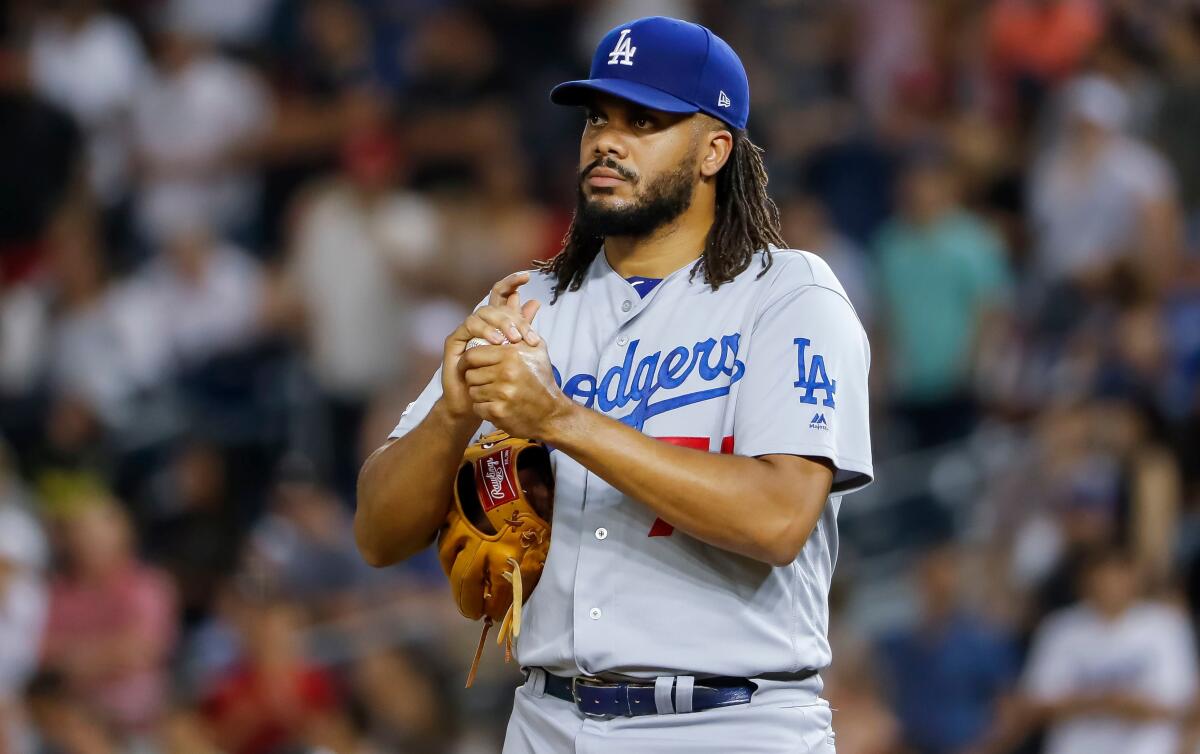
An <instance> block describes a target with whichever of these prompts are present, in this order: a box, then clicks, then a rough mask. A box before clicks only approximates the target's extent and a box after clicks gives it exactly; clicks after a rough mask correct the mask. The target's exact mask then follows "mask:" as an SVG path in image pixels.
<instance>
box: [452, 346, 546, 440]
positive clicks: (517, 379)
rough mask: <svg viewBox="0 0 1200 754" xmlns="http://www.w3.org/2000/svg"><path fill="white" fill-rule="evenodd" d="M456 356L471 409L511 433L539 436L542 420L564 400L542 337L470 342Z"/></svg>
mask: <svg viewBox="0 0 1200 754" xmlns="http://www.w3.org/2000/svg"><path fill="white" fill-rule="evenodd" d="M462 362H463V382H464V384H466V385H467V391H468V395H469V397H470V399H471V401H472V410H474V411H475V414H476V415H477V416H479V418H481V419H484V420H486V421H490V422H491V423H493V424H495V425H496V426H497V427H499V428H500V429H503V430H504V431H505V432H508V433H509V434H510V435H513V436H514V437H529V438H542V437H545V430H546V424H547V422H548V421H550V420H551V419H552V418H553V417H554V416H556V415H557V414H558V413H560V412H561V411H562V410H563V408H564V405H565V403H569V401H570V399H568V398H567V397H566V396H565V395H563V393H562V391H561V390H560V389H559V388H558V385H557V383H555V381H554V371H553V369H552V367H551V366H550V354H549V352H548V351H547V349H546V344H545V342H544V341H542V342H539V344H538V345H536V346H531V345H529V344H527V343H518V344H514V345H506V346H483V347H480V348H472V349H471V350H470V351H468V352H467V353H465V354H463V358H462Z"/></svg>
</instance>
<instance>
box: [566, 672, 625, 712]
mask: <svg viewBox="0 0 1200 754" xmlns="http://www.w3.org/2000/svg"><path fill="white" fill-rule="evenodd" d="M612 685H615V684H611V683H598V682H596V681H593V680H592V679H590V678H584V677H582V676H578V675H576V676H572V677H571V698H572V699H573V700H574V701H575V706H576V707H577V708H578V709H579V711H580V712H582V713H583V716H584V717H590V718H592V719H593V720H612V719H613V717H614V716H613V715H610V714H608V713H604V712H588V711H587V710H586V709H584V705H583V701H582V700H581V699H580V698H579V687H580V686H612Z"/></svg>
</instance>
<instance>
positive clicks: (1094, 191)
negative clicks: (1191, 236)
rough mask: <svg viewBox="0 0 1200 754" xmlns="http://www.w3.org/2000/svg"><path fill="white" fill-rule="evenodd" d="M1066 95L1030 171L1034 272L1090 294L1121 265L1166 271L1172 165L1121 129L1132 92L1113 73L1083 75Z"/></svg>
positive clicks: (1174, 225)
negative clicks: (1059, 118)
mask: <svg viewBox="0 0 1200 754" xmlns="http://www.w3.org/2000/svg"><path fill="white" fill-rule="evenodd" d="M1065 96H1066V100H1065V110H1066V117H1065V119H1064V121H1063V124H1062V125H1061V127H1060V128H1059V131H1058V133H1057V138H1056V140H1055V142H1054V144H1053V145H1052V146H1051V147H1050V148H1049V150H1048V151H1047V152H1046V153H1045V154H1044V155H1042V156H1041V157H1040V158H1039V159H1038V161H1037V162H1036V164H1035V165H1034V166H1033V168H1032V171H1031V174H1030V183H1029V221H1030V229H1031V232H1032V236H1033V242H1034V246H1035V265H1034V266H1035V269H1034V273H1035V276H1036V278H1035V279H1036V280H1037V281H1038V282H1039V283H1040V284H1041V285H1042V286H1046V287H1054V286H1062V285H1063V284H1066V285H1068V286H1071V287H1074V288H1080V289H1082V290H1083V291H1085V292H1092V293H1093V294H1094V293H1095V292H1096V291H1097V290H1098V289H1100V290H1103V289H1104V287H1105V286H1108V285H1112V284H1113V276H1114V272H1116V271H1117V270H1118V269H1119V268H1120V267H1122V266H1124V267H1127V268H1129V269H1132V270H1133V271H1134V272H1135V273H1136V274H1138V275H1139V276H1141V277H1144V278H1145V279H1146V280H1148V281H1152V282H1156V283H1163V282H1165V281H1167V280H1170V279H1171V276H1172V275H1174V274H1175V272H1176V271H1177V260H1176V258H1175V257H1176V254H1177V252H1178V244H1179V241H1180V239H1181V234H1180V228H1179V209H1178V205H1177V200H1176V193H1175V181H1174V177H1173V176H1172V172H1171V169H1170V167H1169V166H1168V165H1167V164H1166V163H1165V162H1164V161H1163V159H1162V157H1161V156H1159V154H1158V153H1157V152H1155V151H1154V150H1153V149H1151V148H1150V147H1149V146H1147V145H1146V144H1144V143H1142V142H1140V141H1137V140H1136V139H1134V138H1132V137H1129V136H1127V135H1125V133H1124V128H1125V124H1126V120H1127V118H1128V116H1129V100H1128V97H1127V96H1126V94H1125V93H1124V92H1123V91H1122V90H1121V89H1120V88H1118V87H1117V85H1116V84H1114V83H1113V82H1112V81H1110V80H1108V79H1106V78H1102V77H1099V76H1085V77H1082V78H1079V79H1077V80H1075V81H1073V82H1072V83H1071V84H1070V86H1069V87H1068V88H1067V90H1066V95H1065Z"/></svg>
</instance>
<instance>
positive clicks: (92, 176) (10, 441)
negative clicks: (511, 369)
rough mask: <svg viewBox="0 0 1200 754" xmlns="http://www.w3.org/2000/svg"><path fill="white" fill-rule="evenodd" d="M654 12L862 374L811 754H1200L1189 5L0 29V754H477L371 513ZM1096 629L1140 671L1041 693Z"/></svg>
mask: <svg viewBox="0 0 1200 754" xmlns="http://www.w3.org/2000/svg"><path fill="white" fill-rule="evenodd" d="M655 13H661V14H665V15H673V16H678V17H683V18H688V19H692V20H698V21H702V22H704V23H707V24H708V25H710V26H711V27H712V28H713V29H714V30H715V31H717V33H718V34H720V35H722V36H723V37H725V38H726V39H727V40H728V41H730V42H731V43H732V44H733V46H734V47H735V48H736V49H737V50H739V51H740V53H741V55H742V57H743V59H744V61H745V63H746V66H747V68H748V69H749V73H750V79H751V88H752V92H753V96H754V104H753V106H752V115H751V121H750V130H751V133H752V135H753V137H754V138H755V139H756V140H757V141H759V142H760V143H762V144H763V145H764V146H765V147H766V148H767V150H768V151H767V155H768V158H769V167H770V174H771V178H772V184H771V188H772V194H773V195H774V197H775V198H776V200H777V202H778V204H779V206H780V209H781V211H782V215H783V220H784V226H785V237H786V238H787V240H788V241H789V243H790V244H791V245H792V246H795V247H798V248H804V249H808V250H811V251H813V252H816V253H818V254H820V255H822V256H823V257H825V258H826V259H827V260H828V261H829V263H830V264H831V265H832V266H833V268H834V269H835V271H836V272H837V273H838V275H839V276H840V277H841V280H842V281H843V283H844V284H845V287H846V289H847V290H848V291H849V293H850V296H851V298H852V299H853V301H854V303H855V305H856V307H857V308H858V311H859V313H860V315H861V316H862V318H863V320H864V321H865V322H866V323H867V324H868V327H869V330H870V332H871V336H872V343H873V351H874V363H873V367H874V368H873V370H872V380H873V396H872V397H873V399H874V408H873V411H874V423H873V424H874V436H875V443H876V456H877V466H876V470H877V477H878V481H877V482H876V484H875V485H874V486H873V487H871V488H870V489H869V490H868V491H866V492H864V493H862V494H858V495H855V496H853V497H852V498H850V499H849V500H848V504H847V505H846V506H844V508H843V520H842V530H843V533H844V541H845V546H844V550H843V552H842V554H841V559H840V562H839V565H838V572H837V584H836V586H835V594H834V597H833V603H834V608H835V609H834V622H833V625H832V626H831V635H832V638H833V642H834V646H835V656H836V658H837V659H836V662H835V664H834V666H833V668H832V669H831V670H830V671H829V672H828V673H826V674H825V679H826V683H827V696H828V697H829V698H830V700H831V701H832V703H833V705H834V707H836V708H837V710H838V711H837V713H836V717H835V725H836V726H837V729H838V739H839V751H840V752H841V754H904V753H911V754H983V753H984V752H1005V751H1021V752H1030V753H1032V752H1038V751H1043V750H1044V751H1048V752H1058V751H1070V752H1071V754H1076V753H1077V754H1088V753H1089V752H1092V751H1106V750H1112V749H1103V748H1102V746H1101V744H1102V743H1103V740H1101V741H1100V742H1099V743H1096V744H1095V747H1099V748H1095V747H1092V748H1090V747H1091V746H1092V745H1091V744H1080V743H1078V742H1079V741H1086V740H1087V739H1086V736H1087V735H1089V732H1090V734H1093V735H1099V736H1101V738H1102V739H1103V737H1105V736H1108V737H1109V738H1110V741H1111V740H1112V739H1111V737H1112V736H1118V735H1122V734H1123V732H1124V731H1128V730H1130V729H1131V726H1135V724H1134V723H1132V722H1130V721H1131V720H1133V719H1135V718H1136V717H1137V715H1136V714H1135V713H1134V712H1130V711H1129V710H1134V711H1135V712H1136V711H1137V710H1141V711H1142V712H1143V713H1145V710H1146V709H1148V708H1149V709H1153V708H1154V707H1155V705H1157V706H1159V707H1164V706H1165V707H1174V708H1178V709H1182V710H1185V711H1186V713H1187V714H1185V715H1182V716H1181V717H1180V718H1179V719H1178V720H1172V719H1164V721H1161V722H1158V723H1150V724H1148V725H1146V726H1143V727H1146V728H1148V729H1153V730H1154V731H1157V732H1158V733H1159V734H1162V733H1164V732H1165V733H1166V734H1167V735H1166V737H1160V738H1158V739H1154V738H1153V736H1151V738H1150V739H1147V740H1149V741H1150V743H1149V744H1147V743H1145V741H1143V745H1140V746H1141V748H1132V747H1131V748H1128V749H1125V751H1137V752H1140V753H1141V754H1156V753H1158V752H1161V754H1176V752H1184V751H1187V752H1194V751H1196V749H1195V747H1194V745H1192V744H1189V743H1184V744H1181V745H1178V746H1176V745H1174V744H1171V745H1167V744H1164V743H1162V742H1164V741H1171V734H1173V733H1174V732H1176V731H1183V732H1184V733H1185V734H1188V735H1194V733H1195V730H1196V728H1197V727H1198V726H1197V718H1200V704H1198V703H1197V702H1196V700H1195V697H1196V689H1197V671H1196V664H1195V660H1194V657H1193V654H1194V650H1193V642H1194V638H1193V628H1194V623H1193V621H1194V617H1195V616H1196V614H1197V610H1200V516H1198V515H1197V514H1198V513H1200V484H1198V483H1200V8H1198V6H1197V5H1196V4H1194V3H1189V2H1168V1H1167V0H1159V1H1154V2H1151V1H1150V0H1146V1H1145V2H1139V1H1138V0H1109V1H1108V2H1101V1H1100V0H1096V1H1094V2H1093V1H1090V0H992V1H987V0H793V1H791V2H789V1H786V0H776V1H772V0H746V1H744V2H736V3H734V2H715V1H706V0H653V1H651V0H642V1H624V2H618V1H615V0H613V1H609V2H568V1H566V0H496V1H495V2H465V1H460V2H455V1H454V0H111V1H109V2H101V0H8V2H6V3H5V4H4V5H3V17H2V18H0V22H2V27H0V37H2V40H0V44H2V48H0V154H2V156H0V176H2V178H0V438H2V439H3V446H4V452H3V453H2V454H0V458H2V460H0V752H5V754H7V753H9V752H12V753H14V754H24V753H25V752H38V753H39V754H109V753H117V752H121V753H124V752H137V753H139V754H141V753H143V752H144V753H146V754H159V753H161V754H207V753H208V752H226V753H227V754H282V753H285V752H310V751H331V752H337V754H350V753H351V752H355V753H363V754H365V753H368V752H399V753H402V754H403V753H408V752H419V753H422V754H425V753H430V754H442V753H445V754H450V753H454V754H485V753H487V752H496V751H498V750H499V742H500V740H501V738H502V734H503V726H504V723H505V720H506V717H507V713H508V710H509V707H510V703H511V689H512V687H513V685H514V683H515V682H516V681H517V680H518V679H519V675H518V672H517V669H516V668H515V667H513V666H505V665H504V664H503V663H502V661H501V657H500V655H501V653H499V652H495V651H492V652H489V653H488V655H487V658H486V660H487V661H486V663H485V668H484V670H483V672H482V673H483V674H482V677H481V680H480V682H479V683H478V684H477V686H476V688H474V689H472V690H471V691H469V692H464V691H463V690H462V689H461V686H462V680H463V678H464V673H465V666H466V664H467V662H468V661H469V659H470V656H471V652H472V649H473V645H474V640H475V637H476V636H477V627H476V626H475V625H474V624H470V623H468V622H466V621H465V620H463V619H461V618H460V617H459V616H458V615H457V613H456V612H455V610H454V608H453V607H452V605H451V603H450V600H449V599H448V598H447V597H446V595H445V594H444V593H443V589H444V577H443V576H442V574H441V573H440V571H439V570H438V568H437V566H436V563H435V561H434V560H433V559H431V558H428V557H423V558H420V559H418V560H417V561H415V562H411V563H407V564H405V565H403V566H401V567H396V568H391V569H385V570H381V571H374V570H372V569H370V568H367V567H366V566H364V565H363V564H362V563H361V562H360V560H359V558H358V556H357V554H356V552H355V549H354V545H353V541H352V536H351V532H350V519H351V515H352V511H353V504H354V503H353V492H354V479H355V473H356V470H357V467H358V465H359V463H360V462H361V460H362V459H363V458H364V456H365V454H366V453H368V452H370V450H371V449H373V448H374V447H375V446H377V445H378V444H379V443H380V442H381V441H382V440H383V438H384V437H385V436H386V434H387V432H388V431H389V430H390V429H391V427H392V426H393V425H394V423H395V421H396V420H397V418H398V416H399V414H400V411H401V410H402V408H403V407H404V405H405V404H406V403H407V401H409V400H411V399H412V398H413V397H414V396H415V395H416V393H417V391H418V389H419V386H421V385H422V384H423V383H424V382H425V381H426V380H427V379H428V377H429V375H430V374H431V373H432V371H433V369H434V368H435V366H436V365H437V363H438V361H439V357H440V348H441V341H442V338H443V337H444V336H445V334H446V333H447V332H448V331H449V330H450V329H451V328H452V327H454V326H455V325H456V324H457V322H458V321H460V320H461V318H462V317H463V316H464V313H465V312H466V311H468V308H469V307H470V305H471V304H472V303H473V302H474V301H476V300H477V299H478V297H479V296H480V295H482V292H483V291H484V290H485V289H486V288H487V287H488V286H489V285H490V284H491V283H492V282H493V281H494V280H496V279H498V278H499V277H500V276H502V275H503V274H505V273H507V272H509V271H512V270H514V269H518V268H523V267H527V266H528V264H529V261H530V260H532V259H536V258H544V257H547V256H549V255H552V254H553V253H554V252H555V251H556V250H557V248H558V244H559V240H560V239H561V237H562V234H563V231H564V230H565V228H566V225H567V223H568V222H569V219H570V212H571V208H572V205H573V201H574V187H573V179H574V170H575V165H576V144H577V141H576V139H577V137H578V132H579V128H580V125H581V119H580V118H579V116H578V115H576V114H574V113H572V112H570V111H566V110H562V109H560V108H555V107H553V106H551V105H550V104H549V103H548V101H547V92H548V89H549V87H550V86H551V85H552V84H553V83H555V82H557V81H560V80H565V79H567V78H573V77H576V76H577V74H580V73H582V72H583V71H585V70H586V64H587V60H588V58H589V56H590V54H591V50H592V47H593V45H594V44H595V41H596V40H597V39H599V37H600V36H601V34H602V33H603V32H604V31H605V30H607V29H608V28H610V27H611V26H614V25H616V24H617V23H619V22H621V21H624V20H627V19H629V18H633V17H636V16H641V15H650V14H655ZM748 504H749V501H748ZM1087 564H1090V566H1089V565H1087ZM1085 566H1087V568H1086V569H1085ZM1114 566H1115V567H1114ZM1082 570H1086V571H1087V573H1088V574H1090V578H1089V579H1088V580H1086V581H1081V580H1080V579H1079V575H1080V573H1081V571H1082ZM1080 600H1084V603H1083V604H1084V605H1087V606H1089V609H1094V610H1097V611H1100V612H1102V613H1103V614H1105V615H1108V616H1109V617H1110V618H1111V619H1112V620H1113V621H1115V622H1120V621H1122V620H1124V621H1125V623H1122V624H1121V625H1124V626H1126V627H1127V630H1126V633H1125V634H1123V635H1120V636H1118V634H1117V633H1114V634H1112V635H1113V636H1117V638H1115V639H1113V641H1112V642H1111V643H1103V642H1102V643H1101V645H1099V648H1098V649H1089V651H1088V652H1084V653H1083V654H1082V655H1081V654H1080V653H1079V652H1075V653H1074V654H1073V653H1071V652H1069V651H1065V650H1064V647H1067V648H1070V647H1071V646H1072V644H1073V639H1072V637H1073V634H1072V631H1073V630H1074V629H1072V628H1071V626H1070V625H1068V624H1069V621H1066V620H1063V616H1064V615H1067V616H1070V615H1074V616H1076V617H1078V616H1079V615H1080V612H1079V610H1078V609H1077V608H1076V610H1075V613H1071V614H1064V613H1058V612H1057V611H1060V610H1063V609H1070V608H1071V606H1073V605H1076V604H1077V603H1078V602H1079V601H1080ZM1139 611H1140V612H1139ZM1139 616H1140V617H1139ZM1147 616H1149V617H1147ZM1126 619H1127V620H1126ZM1114 625H1115V623H1114ZM1097 635H1099V636H1101V637H1103V636H1105V634H1103V632H1102V631H1101V632H1100V633H1099V634H1097V633H1096V631H1095V630H1092V631H1091V633H1089V629H1087V628H1086V627H1085V628H1084V629H1081V630H1080V633H1079V634H1078V641H1077V642H1074V645H1075V646H1076V647H1079V646H1087V647H1096V646H1097V645H1096V643H1095V640H1096V636H1097ZM1088 641H1092V644H1090V645H1089V644H1088V643H1087V642H1088ZM1056 648H1057V649H1056ZM1109 650H1111V651H1112V652H1113V655H1114V657H1116V656H1117V655H1119V657H1117V659H1119V661H1120V662H1119V663H1118V667H1117V668H1116V669H1115V670H1113V669H1109V671H1111V672H1109V671H1106V670H1105V669H1104V667H1103V663H1100V665H1099V666H1096V667H1093V666H1089V665H1088V662H1089V657H1088V656H1087V655H1088V654H1089V653H1090V654H1091V655H1092V657H1091V658H1090V659H1092V660H1095V659H1097V657H1100V658H1101V659H1103V657H1102V656H1104V655H1106V653H1107V651H1109ZM1118 650H1119V651H1118ZM724 651H728V648H727V647H722V646H714V647H713V652H724ZM1097 668H1099V669H1097ZM1079 683H1087V684H1089V685H1090V686H1091V687H1092V688H1103V689H1105V690H1106V693H1110V694H1111V698H1110V701H1111V699H1118V698H1119V699H1120V700H1121V701H1122V702H1124V703H1125V704H1126V706H1125V707H1120V705H1118V704H1116V703H1115V702H1113V703H1112V704H1110V706H1108V707H1105V708H1104V709H1103V710H1102V711H1099V712H1096V713H1095V714H1094V715H1093V717H1092V718H1090V719H1088V720H1086V721H1085V723H1084V725H1083V727H1084V728H1085V729H1086V730H1083V732H1082V735H1083V736H1084V738H1079V737H1078V736H1079V735H1080V732H1079V731H1076V732H1075V733H1076V738H1075V739H1074V740H1075V741H1076V744H1075V748H1074V749H1071V748H1070V747H1067V748H1063V746H1062V745H1061V741H1059V742H1058V744H1054V736H1053V735H1051V736H1046V735H1045V734H1044V733H1043V732H1042V728H1043V727H1044V726H1041V725H1039V724H1038V719H1037V716H1036V715H1032V714H1030V710H1031V709H1033V707H1032V706H1031V704H1030V703H1029V702H1030V701H1031V700H1033V701H1037V700H1040V701H1042V702H1047V701H1051V702H1052V701H1054V700H1056V699H1058V698H1060V697H1061V696H1062V695H1063V694H1065V693H1068V691H1069V689H1070V688H1071V684H1079ZM1056 694H1057V695H1059V696H1055V695H1056ZM1138 705H1141V706H1140V707H1139V706H1138ZM1120 710H1124V711H1123V712H1122V711H1120ZM1194 710H1195V711H1194ZM1146 714H1148V713H1146ZM1051 732H1052V733H1053V731H1051ZM1059 732H1061V731H1059ZM1154 740H1158V741H1159V743H1158V744H1154V743H1153V741H1154ZM1047 741H1049V742H1050V744H1047V743H1046V742H1047ZM1156 747H1157V748H1156Z"/></svg>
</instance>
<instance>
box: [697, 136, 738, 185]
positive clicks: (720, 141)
mask: <svg viewBox="0 0 1200 754" xmlns="http://www.w3.org/2000/svg"><path fill="white" fill-rule="evenodd" d="M731 154H733V134H731V133H730V132H729V131H728V130H727V129H724V128H722V129H718V130H714V131H709V132H708V140H707V141H706V142H704V156H703V157H702V158H701V160H700V175H702V176H703V177H705V178H712V177H713V176H714V175H716V174H717V173H719V172H720V170H721V168H723V167H724V166H725V163H726V162H728V161H729V156H730V155H731Z"/></svg>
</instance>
